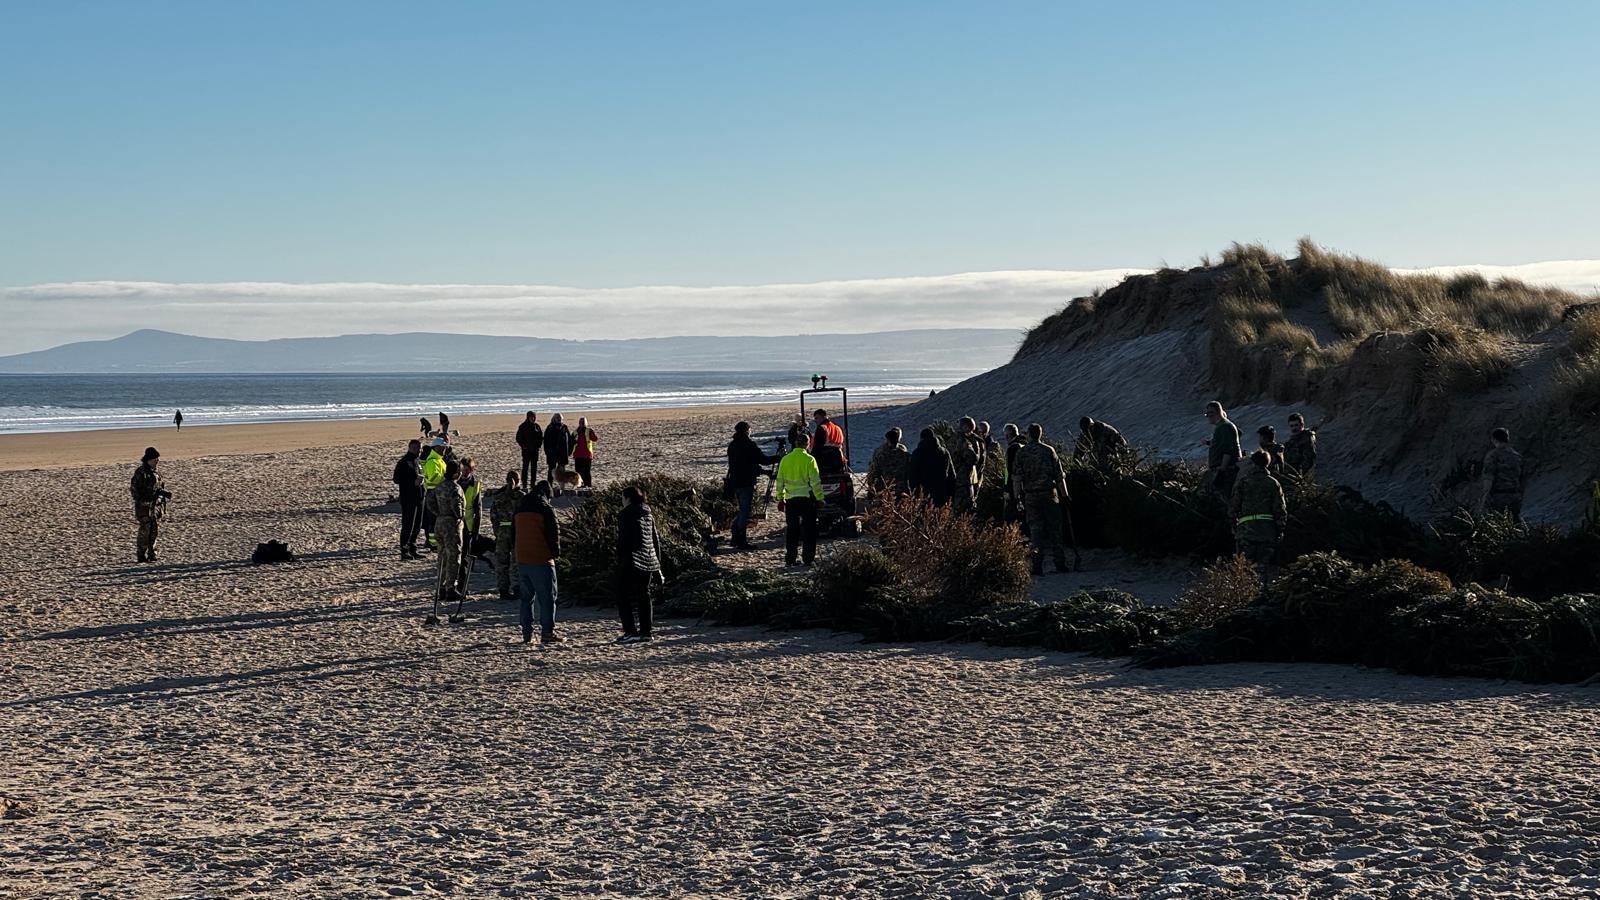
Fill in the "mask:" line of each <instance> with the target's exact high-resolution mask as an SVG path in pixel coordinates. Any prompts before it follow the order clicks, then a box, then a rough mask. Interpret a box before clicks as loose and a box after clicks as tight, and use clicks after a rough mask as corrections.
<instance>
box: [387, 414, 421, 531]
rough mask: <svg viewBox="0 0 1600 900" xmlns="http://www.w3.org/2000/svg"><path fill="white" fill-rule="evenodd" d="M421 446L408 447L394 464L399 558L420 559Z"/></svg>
mask: <svg viewBox="0 0 1600 900" xmlns="http://www.w3.org/2000/svg"><path fill="white" fill-rule="evenodd" d="M421 460H422V442H421V441H418V440H413V441H412V442H411V443H410V444H407V445H406V455H405V456H402V457H400V460H399V462H396V463H395V464H394V483H395V486H396V487H398V488H399V489H400V558H401V559H418V558H419V556H418V555H417V535H418V534H420V533H421V532H422V461H421Z"/></svg>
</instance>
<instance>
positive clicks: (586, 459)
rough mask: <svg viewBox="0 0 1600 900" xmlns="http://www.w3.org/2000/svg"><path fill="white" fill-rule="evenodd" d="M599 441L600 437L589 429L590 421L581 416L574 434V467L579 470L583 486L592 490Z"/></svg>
mask: <svg viewBox="0 0 1600 900" xmlns="http://www.w3.org/2000/svg"><path fill="white" fill-rule="evenodd" d="M599 441H600V435H598V434H595V432H594V429H593V428H590V427H589V420H588V419H587V418H585V417H582V416H580V417H579V418H578V428H577V430H576V431H574V432H572V467H573V468H574V469H576V470H578V477H579V478H582V479H583V486H584V487H586V488H590V489H593V488H594V479H593V477H592V476H593V473H594V445H595V444H596V443H598V442H599Z"/></svg>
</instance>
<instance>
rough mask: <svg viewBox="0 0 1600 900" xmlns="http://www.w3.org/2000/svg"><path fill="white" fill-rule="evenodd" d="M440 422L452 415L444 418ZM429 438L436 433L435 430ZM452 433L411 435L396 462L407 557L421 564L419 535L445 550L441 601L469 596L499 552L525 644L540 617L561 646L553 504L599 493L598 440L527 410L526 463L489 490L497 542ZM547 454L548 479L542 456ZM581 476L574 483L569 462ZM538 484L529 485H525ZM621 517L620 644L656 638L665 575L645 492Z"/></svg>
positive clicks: (506, 594)
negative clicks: (655, 607)
mask: <svg viewBox="0 0 1600 900" xmlns="http://www.w3.org/2000/svg"><path fill="white" fill-rule="evenodd" d="M440 418H441V420H443V421H445V422H448V419H447V418H446V417H445V416H444V415H443V414H441V415H440ZM430 432H431V430H430ZM451 434H452V433H451V432H447V431H442V430H441V431H438V432H431V437H430V441H429V444H428V446H427V447H426V448H424V447H423V443H422V441H421V440H420V439H413V440H412V441H411V442H410V443H409V445H408V446H407V448H406V452H405V454H404V455H403V456H401V457H400V459H399V460H398V461H397V462H396V463H395V467H394V474H393V481H394V484H395V485H396V487H397V488H398V489H399V495H400V558H401V559H402V560H410V559H420V558H421V550H420V549H419V547H418V546H417V540H418V537H419V536H421V537H422V538H423V540H424V542H425V546H426V547H427V549H428V550H430V551H437V553H438V576H437V580H436V583H435V597H436V599H437V601H438V602H440V603H449V602H452V601H454V602H456V603H457V604H458V605H459V604H460V603H461V601H463V600H464V599H465V596H466V591H467V586H468V581H469V579H470V577H471V569H472V563H473V561H474V560H476V559H478V558H482V557H484V556H487V555H488V554H489V553H491V552H492V553H493V557H492V558H493V560H494V568H495V580H496V586H497V588H498V590H499V595H500V599H501V600H504V601H511V600H516V601H518V602H519V604H520V624H521V626H522V640H523V642H524V643H528V642H531V641H532V639H533V633H534V624H535V619H537V623H538V626H539V639H540V642H541V643H544V644H553V643H559V642H560V641H561V637H560V636H559V635H558V634H557V633H556V630H555V610H556V596H557V580H556V562H557V561H558V560H559V559H560V557H561V526H560V523H559V521H558V520H557V518H556V514H555V509H554V507H552V506H551V502H550V501H551V499H552V497H553V496H554V495H556V494H559V493H560V491H561V490H562V485H563V483H565V484H568V485H570V486H573V487H577V486H580V485H581V486H582V487H585V488H588V487H592V481H591V479H592V477H593V476H592V472H593V461H594V451H595V444H596V443H597V442H598V441H599V436H598V435H597V434H596V433H595V431H594V429H592V428H590V427H589V423H588V420H587V419H585V418H580V419H579V420H578V426H577V428H575V429H569V428H568V427H567V426H566V424H564V423H563V421H562V416H561V414H560V413H557V414H555V415H554V416H552V417H551V419H550V423H549V425H548V426H540V425H539V422H538V415H537V414H536V413H534V412H531V411H530V412H529V413H528V414H527V418H526V419H525V420H524V421H523V422H522V423H521V425H520V426H519V428H518V430H517V436H516V440H517V445H518V447H519V449H520V450H521V454H522V467H521V469H520V470H518V469H509V470H507V471H506V473H505V482H504V484H503V485H502V486H501V487H500V488H498V489H496V490H494V491H492V492H490V497H489V503H488V506H489V524H490V528H491V530H492V534H493V536H492V539H491V538H489V537H487V536H485V535H482V534H481V533H480V531H481V528H482V524H483V509H484V500H485V496H484V494H485V491H484V490H483V488H482V486H481V485H480V484H479V483H478V479H477V475H476V466H475V463H474V461H473V459H472V458H471V457H460V458H458V457H457V456H456V453H455V448H454V446H453V442H452V440H451ZM540 451H543V452H544V454H545V462H546V468H545V472H544V474H545V477H544V478H543V479H541V480H539V481H537V483H535V482H534V481H533V479H534V477H535V476H536V475H538V474H539V464H538V463H539V454H540ZM569 462H570V463H572V464H573V466H574V468H575V469H576V473H575V474H574V475H572V476H571V477H568V473H567V465H568V463H569ZM528 485H532V487H531V489H529V488H528V487H527V486H528ZM624 496H625V498H626V500H627V503H626V506H625V508H624V510H623V512H622V516H621V526H620V528H619V534H618V543H617V563H618V568H617V572H618V595H619V606H620V607H621V610H622V612H621V615H622V626H623V629H622V635H621V636H620V637H619V638H618V640H619V642H623V643H637V642H640V641H648V640H650V638H651V624H652V615H651V606H652V604H651V596H650V589H651V583H652V580H653V579H659V578H660V577H661V564H660V539H659V537H658V536H657V535H656V531H655V523H654V519H653V517H652V516H651V512H650V507H649V505H648V503H647V500H646V497H645V495H644V492H643V491H642V490H640V489H638V488H634V487H630V488H628V489H627V490H626V491H624Z"/></svg>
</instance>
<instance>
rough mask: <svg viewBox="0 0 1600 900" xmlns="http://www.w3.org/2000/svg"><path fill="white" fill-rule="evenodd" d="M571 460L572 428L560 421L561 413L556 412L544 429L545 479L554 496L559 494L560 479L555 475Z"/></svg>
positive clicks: (563, 469)
mask: <svg viewBox="0 0 1600 900" xmlns="http://www.w3.org/2000/svg"><path fill="white" fill-rule="evenodd" d="M571 461H572V430H571V429H569V428H568V427H567V425H566V423H565V422H563V421H561V413H556V414H555V415H553V416H551V417H550V425H549V426H548V427H547V428H545V430H544V468H545V480H546V481H548V482H550V490H551V491H552V492H553V493H554V494H555V495H556V496H560V494H561V480H560V479H559V478H557V477H556V476H557V475H559V474H560V473H561V472H563V471H565V470H566V468H567V463H569V462H571Z"/></svg>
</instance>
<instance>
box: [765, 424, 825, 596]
mask: <svg viewBox="0 0 1600 900" xmlns="http://www.w3.org/2000/svg"><path fill="white" fill-rule="evenodd" d="M805 438H806V433H805V430H804V429H802V428H801V427H800V426H798V425H796V426H795V427H794V428H791V429H789V446H790V447H791V448H792V449H791V450H790V451H789V452H788V453H786V454H784V457H783V459H781V460H778V477H777V479H776V481H777V484H776V485H775V486H774V487H775V491H774V493H775V494H776V495H777V498H778V510H779V511H780V512H782V513H783V543H784V557H783V564H784V565H785V566H792V565H794V564H795V563H796V562H797V561H799V560H804V562H805V564H806V565H808V566H809V565H811V563H812V562H813V561H814V560H815V559H816V557H817V507H818V506H820V505H822V499H823V493H822V470H821V468H820V467H819V466H818V465H817V460H816V457H814V456H812V455H811V453H810V451H808V450H806V439H805ZM802 552H803V554H804V555H802V556H798V557H797V556H796V554H797V553H802Z"/></svg>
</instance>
